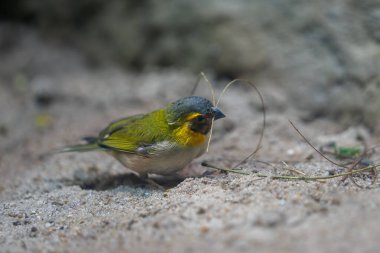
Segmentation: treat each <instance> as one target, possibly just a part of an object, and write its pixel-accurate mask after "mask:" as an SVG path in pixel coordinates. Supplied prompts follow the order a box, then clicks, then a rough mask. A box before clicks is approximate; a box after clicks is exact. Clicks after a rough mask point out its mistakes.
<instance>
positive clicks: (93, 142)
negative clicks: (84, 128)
mask: <svg viewBox="0 0 380 253" xmlns="http://www.w3.org/2000/svg"><path fill="white" fill-rule="evenodd" d="M83 140H85V141H86V142H87V143H86V144H78V145H73V146H67V147H63V148H59V149H56V150H55V152H54V153H65V152H88V151H99V150H104V149H103V148H102V147H100V146H99V145H98V140H97V138H96V137H86V138H83Z"/></svg>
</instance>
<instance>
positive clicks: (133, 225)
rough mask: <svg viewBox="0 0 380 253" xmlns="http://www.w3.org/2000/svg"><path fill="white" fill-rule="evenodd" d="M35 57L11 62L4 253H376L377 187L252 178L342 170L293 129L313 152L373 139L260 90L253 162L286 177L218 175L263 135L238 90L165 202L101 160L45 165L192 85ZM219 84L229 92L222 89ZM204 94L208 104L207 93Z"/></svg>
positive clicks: (6, 78) (68, 58)
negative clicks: (64, 149) (66, 148)
mask: <svg viewBox="0 0 380 253" xmlns="http://www.w3.org/2000/svg"><path fill="white" fill-rule="evenodd" d="M33 43H34V44H33ZM38 46H39V44H38V42H36V41H35V39H34V38H33V36H31V38H29V40H27V42H24V44H23V43H21V45H19V47H18V50H17V51H14V52H9V53H8V55H7V57H4V58H3V59H4V61H6V60H8V61H9V63H14V66H12V65H10V64H5V65H3V66H1V70H2V71H3V76H2V79H1V85H0V89H1V92H0V97H1V99H0V105H1V120H2V121H1V128H0V129H1V131H0V132H1V136H2V137H1V138H2V142H1V144H0V145H1V146H0V148H1V150H0V151H1V153H0V155H1V156H0V159H1V160H0V161H1V164H0V166H1V167H0V173H1V174H0V175H1V178H0V182H1V185H0V200H1V203H0V252H25V251H28V252H104V251H107V252H207V251H209V252H289V253H290V252H378V251H379V246H380V243H379V242H378V238H379V235H380V228H379V225H378V224H379V222H380V218H379V216H378V214H377V212H378V210H379V207H380V195H379V189H378V188H377V187H373V188H372V189H360V188H358V187H356V186H354V185H353V184H352V183H351V182H350V181H348V180H347V181H346V182H344V183H339V180H338V179H332V180H328V181H324V182H322V181H317V182H304V181H278V180H273V179H270V178H264V179H263V178H258V177H257V176H255V175H254V173H257V172H259V173H263V174H265V175H274V174H281V175H288V174H291V172H290V171H289V170H288V169H287V168H286V167H285V166H284V165H283V163H282V161H286V162H287V164H289V165H290V166H292V167H294V168H296V169H298V170H299V171H302V172H304V173H306V174H307V175H329V174H332V173H336V172H339V171H341V169H340V168H338V167H337V166H335V165H332V164H330V163H328V162H326V161H324V160H323V159H321V158H320V157H318V155H317V154H316V153H315V152H313V150H312V149H311V148H310V147H309V146H308V145H307V144H305V143H304V142H303V141H302V140H301V138H300V136H299V135H297V133H296V132H295V131H294V129H292V128H291V126H290V125H289V122H288V119H291V120H293V121H294V122H295V123H296V124H297V126H298V127H299V128H300V129H301V130H302V132H303V133H304V134H305V135H306V136H308V137H309V138H310V139H311V140H312V141H313V143H314V144H315V145H316V146H317V147H319V146H321V145H323V144H326V143H327V142H329V141H336V142H337V143H338V144H339V145H358V144H359V143H358V139H359V137H360V138H364V140H365V141H366V142H367V143H368V144H375V143H376V136H372V135H371V133H369V132H368V131H367V130H366V129H365V128H363V127H352V128H349V129H343V128H341V127H340V126H339V125H336V124H335V123H334V122H331V121H328V120H325V119H316V120H313V121H305V120H304V119H303V115H304V112H302V111H296V110H294V109H293V107H292V104H291V101H288V100H287V98H286V97H284V96H283V95H282V94H283V93H282V92H281V91H280V90H279V89H278V88H277V87H275V86H273V85H270V84H268V85H262V86H260V89H261V90H262V93H263V96H264V97H265V100H266V105H267V109H268V114H267V128H266V132H265V137H264V142H263V145H262V148H261V150H260V152H259V153H258V154H257V155H256V157H255V158H256V159H259V160H262V161H266V162H271V163H273V164H274V165H275V166H276V168H277V169H273V168H271V167H269V166H267V165H264V164H262V163H259V162H257V161H255V160H254V159H252V160H250V161H248V162H247V163H245V164H243V165H242V169H243V170H244V171H247V172H252V173H253V174H252V175H249V176H244V175H236V174H225V173H220V172H218V171H215V170H213V169H207V168H204V167H202V166H201V165H200V163H201V162H202V161H210V162H212V163H213V164H216V165H219V166H229V165H232V164H235V163H236V162H237V161H239V160H241V159H242V158H243V157H245V156H246V155H247V154H249V153H250V151H251V150H253V149H254V147H255V145H256V143H257V139H258V137H259V133H260V125H261V115H262V114H261V109H260V104H259V102H257V101H258V99H257V96H255V95H252V94H254V93H252V94H251V93H249V92H247V91H248V90H247V89H243V88H236V89H231V91H229V93H227V94H226V95H225V96H224V98H223V100H222V102H221V105H220V107H221V108H222V110H223V111H224V112H225V113H226V114H227V116H228V117H227V118H226V119H224V120H221V121H218V122H216V125H215V133H214V138H213V142H212V144H211V148H210V152H209V153H208V154H206V155H204V156H202V157H201V158H199V159H197V160H195V161H194V162H193V163H192V164H191V165H190V166H189V168H187V169H185V170H184V171H183V172H182V173H181V175H182V176H186V179H184V180H163V179H160V180H161V181H160V182H161V183H162V184H164V185H166V187H167V190H166V191H162V190H158V189H155V188H152V187H151V186H149V185H145V184H144V183H142V182H141V181H140V180H139V179H137V178H136V177H134V176H133V175H130V174H128V172H127V170H126V169H125V168H123V167H122V166H121V165H120V164H119V163H118V162H117V161H115V160H113V159H112V158H111V157H108V156H106V155H105V154H101V153H82V154H58V155H49V152H50V151H51V150H52V149H54V148H56V147H60V146H63V145H66V144H73V143H76V142H77V141H78V140H79V139H80V138H81V137H83V136H88V135H94V134H96V133H97V132H98V131H99V130H101V129H102V128H103V127H104V126H106V125H107V124H108V122H109V121H111V120H114V119H117V118H120V117H124V116H127V115H132V114H135V113H141V112H147V111H150V110H153V109H155V108H158V107H160V106H163V105H165V104H166V103H167V102H169V101H173V100H176V99H178V98H179V97H182V96H185V95H188V94H189V92H190V90H191V86H192V84H193V83H194V81H195V79H196V77H194V76H193V75H191V74H189V73H186V72H184V71H178V70H167V71H149V72H146V73H142V74H138V75H136V74H132V73H125V72H122V71H121V70H118V69H117V68H113V67H109V68H107V69H103V68H102V69H89V68H88V67H86V64H85V62H84V60H83V59H82V58H81V57H79V56H78V55H77V54H76V53H75V52H72V51H70V50H69V51H65V50H66V49H62V48H60V49H59V51H60V52H61V53H57V52H56V49H54V48H49V47H47V46H46V45H44V50H41V51H38V50H30V48H38ZM42 52H43V53H42ZM18 57H21V58H23V59H24V60H25V59H28V61H27V64H26V63H22V62H23V61H21V60H20V61H17V59H18ZM60 57H63V58H64V59H65V60H64V61H61V60H60V59H61V58H60ZM10 59H12V61H11V60H10ZM4 61H3V63H4ZM57 61H58V63H57ZM23 64H24V65H23ZM20 69H21V71H15V70H20ZM4 73H6V74H4ZM9 73H11V74H9ZM31 73H32V74H31ZM210 78H211V79H212V77H210ZM219 82H220V83H219ZM217 83H218V85H217V90H218V91H220V90H221V87H222V85H224V84H225V82H223V81H218V82H217ZM197 94H199V95H204V96H208V95H207V94H209V92H208V90H207V88H206V85H204V84H203V85H201V88H200V89H199V90H198V92H197ZM375 155H376V154H375ZM373 159H375V158H373ZM368 181H369V180H368V178H367V179H365V178H364V179H363V180H362V181H361V183H368ZM377 185H378V183H376V185H375V186H377Z"/></svg>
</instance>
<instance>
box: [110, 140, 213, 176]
mask: <svg viewBox="0 0 380 253" xmlns="http://www.w3.org/2000/svg"><path fill="white" fill-rule="evenodd" d="M205 150H206V145H202V146H198V147H193V148H186V149H183V148H178V147H177V148H171V149H169V150H165V151H161V152H159V153H157V154H155V155H150V156H142V155H136V154H128V153H122V152H113V153H112V156H114V157H115V158H116V159H117V160H119V161H120V162H121V163H122V164H123V165H124V166H125V167H127V168H129V169H131V170H133V171H135V172H137V173H139V174H140V175H146V174H159V175H172V174H174V173H175V172H177V171H179V170H181V169H183V168H184V167H185V166H186V165H188V164H189V163H190V162H191V161H192V160H193V159H195V158H197V157H198V156H200V155H202V154H203V153H204V152H205Z"/></svg>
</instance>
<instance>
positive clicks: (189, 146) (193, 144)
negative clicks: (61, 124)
mask: <svg viewBox="0 0 380 253" xmlns="http://www.w3.org/2000/svg"><path fill="white" fill-rule="evenodd" d="M224 117H225V115H224V114H223V113H222V112H221V111H220V110H219V109H218V108H216V107H214V106H213V104H212V103H211V102H210V101H209V100H208V99H206V98H203V97H199V96H189V97H184V98H181V99H179V100H177V101H175V102H173V103H170V104H168V105H167V106H166V107H165V108H163V109H159V110H156V111H153V112H150V113H147V114H139V115H134V116H130V117H126V118H123V119H120V120H117V121H114V122H112V123H110V124H109V125H108V126H107V127H106V128H105V129H104V130H103V131H101V132H100V133H99V135H98V137H87V138H85V140H86V141H87V142H88V143H87V144H84V145H75V146H69V147H66V148H63V149H61V150H60V152H75V151H79V152H82V151H104V152H106V153H108V154H110V155H111V156H113V157H115V158H116V159H117V160H119V161H120V162H121V163H122V164H123V165H124V166H125V167H127V168H129V169H131V170H133V171H135V172H137V173H138V174H139V175H140V177H141V178H143V179H147V177H148V174H159V175H173V174H175V173H176V172H177V171H179V170H181V169H183V168H184V167H185V166H186V165H188V164H189V163H190V162H191V161H192V160H193V159H195V158H197V157H199V156H200V155H202V154H203V153H204V152H205V151H206V148H207V143H208V138H209V135H210V130H211V127H212V124H213V120H217V119H221V118H224Z"/></svg>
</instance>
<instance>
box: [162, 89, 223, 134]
mask: <svg viewBox="0 0 380 253" xmlns="http://www.w3.org/2000/svg"><path fill="white" fill-rule="evenodd" d="M224 117H225V115H224V114H223V113H222V111H220V110H219V109H218V108H217V107H214V106H213V104H212V103H211V102H210V101H209V100H208V99H206V98H203V97H199V96H190V97H184V98H181V99H179V100H177V101H175V102H173V103H171V104H169V105H168V107H167V120H168V123H169V124H170V125H176V126H184V125H185V126H187V127H188V128H189V129H190V130H191V131H193V132H195V133H200V134H203V135H206V134H208V133H209V131H210V129H211V125H212V120H213V119H214V120H217V119H221V118H224Z"/></svg>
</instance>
